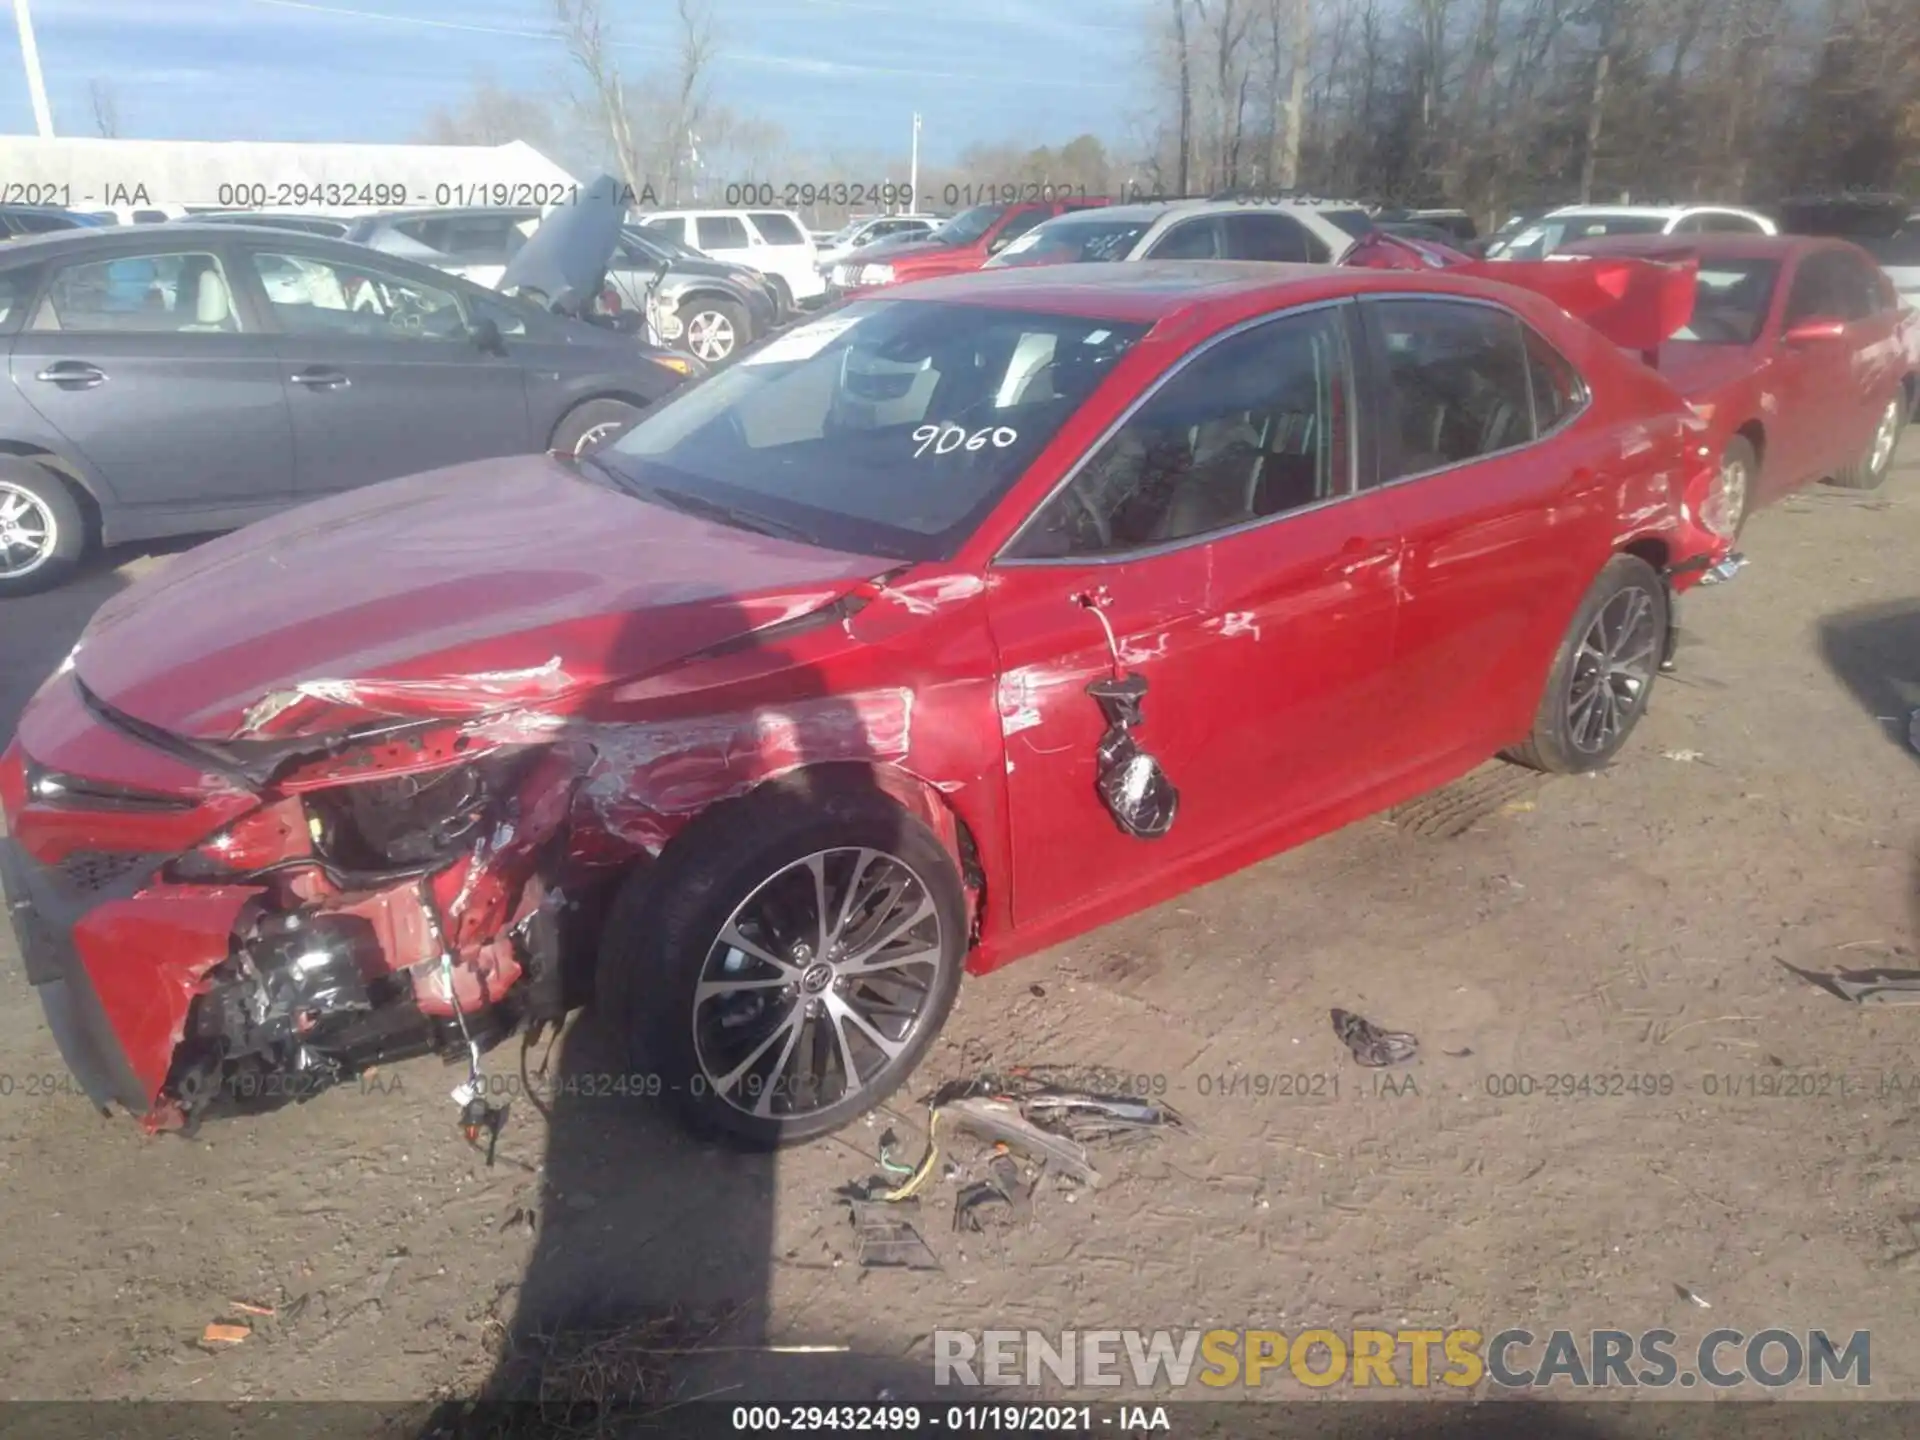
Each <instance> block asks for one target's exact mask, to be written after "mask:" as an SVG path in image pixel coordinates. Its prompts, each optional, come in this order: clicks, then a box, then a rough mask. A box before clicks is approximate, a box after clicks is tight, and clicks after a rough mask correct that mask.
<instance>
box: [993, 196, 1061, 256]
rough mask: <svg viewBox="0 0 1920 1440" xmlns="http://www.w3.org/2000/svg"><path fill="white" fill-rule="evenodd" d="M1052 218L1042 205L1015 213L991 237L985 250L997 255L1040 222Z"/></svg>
mask: <svg viewBox="0 0 1920 1440" xmlns="http://www.w3.org/2000/svg"><path fill="white" fill-rule="evenodd" d="M1052 218H1053V215H1052V213H1051V212H1049V211H1048V209H1047V207H1046V206H1044V205H1034V206H1031V207H1029V208H1028V209H1025V210H1019V211H1016V212H1014V216H1013V218H1012V219H1011V220H1009V221H1007V223H1006V224H1004V225H1002V226H1001V227H1000V233H999V234H998V235H996V236H994V237H993V243H992V244H990V245H988V246H987V249H988V250H990V251H992V252H993V253H994V254H996V255H998V254H999V253H1000V252H1001V251H1002V250H1004V249H1006V248H1007V246H1009V245H1011V244H1012V243H1013V242H1014V241H1016V240H1018V239H1019V238H1020V237H1021V236H1022V235H1024V234H1026V233H1027V231H1029V230H1031V229H1033V227H1034V226H1036V225H1038V224H1039V223H1040V222H1041V221H1042V220H1051V219H1052Z"/></svg>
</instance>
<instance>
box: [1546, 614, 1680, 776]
mask: <svg viewBox="0 0 1920 1440" xmlns="http://www.w3.org/2000/svg"><path fill="white" fill-rule="evenodd" d="M1657 617H1658V609H1657V607H1656V606H1655V604H1654V598H1653V596H1652V595H1650V594H1648V593H1647V592H1646V591H1645V590H1643V589H1642V588H1640V587H1639V586H1638V585H1632V586H1628V587H1627V588H1625V589H1623V590H1620V591H1619V592H1618V593H1616V594H1615V595H1614V596H1613V597H1612V598H1611V599H1609V600H1608V601H1607V603H1606V604H1605V605H1602V606H1601V607H1600V612H1599V613H1598V614H1597V615H1595V616H1594V617H1593V623H1592V624H1591V625H1590V626H1588V627H1587V633H1586V634H1585V635H1584V636H1582V637H1581V640H1580V648H1579V650H1578V651H1577V652H1576V653H1575V655H1574V664H1573V679H1572V683H1571V684H1570V685H1569V686H1568V687H1567V733H1568V734H1569V735H1570V736H1571V737H1572V739H1573V743H1574V744H1575V745H1576V746H1578V747H1579V748H1580V749H1581V750H1582V751H1583V752H1585V753H1586V754H1589V755H1594V754H1598V753H1599V752H1600V751H1602V750H1604V749H1606V748H1607V746H1608V745H1610V744H1611V743H1612V742H1613V741H1614V740H1615V739H1616V738H1617V737H1618V736H1619V734H1620V732H1621V731H1622V730H1623V729H1625V728H1626V726H1627V724H1628V723H1629V722H1630V721H1631V719H1632V716H1633V711H1634V708H1635V706H1637V705H1638V704H1639V703H1640V701H1641V699H1642V698H1643V697H1644V696H1645V694H1646V691H1647V687H1648V686H1649V685H1650V684H1652V683H1653V672H1654V669H1655V667H1656V666H1657V665H1658V664H1659V659H1660V643H1661V636H1660V633H1659V626H1658V623H1657Z"/></svg>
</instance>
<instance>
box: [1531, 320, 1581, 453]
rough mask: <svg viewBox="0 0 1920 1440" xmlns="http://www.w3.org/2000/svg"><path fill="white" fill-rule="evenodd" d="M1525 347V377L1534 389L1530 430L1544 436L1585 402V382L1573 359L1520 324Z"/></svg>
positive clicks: (1534, 331) (1537, 332)
mask: <svg viewBox="0 0 1920 1440" xmlns="http://www.w3.org/2000/svg"><path fill="white" fill-rule="evenodd" d="M1520 330H1521V335H1522V338H1523V341H1524V343H1525V345H1526V347H1527V380H1528V383H1529V385H1530V386H1531V388H1532V391H1533V433H1534V434H1535V435H1545V434H1546V433H1547V432H1548V431H1550V430H1552V429H1554V428H1556V427H1557V426H1558V425H1559V424H1560V423H1561V421H1563V420H1566V419H1568V418H1570V417H1571V416H1572V415H1573V414H1574V412H1576V411H1577V410H1579V409H1580V407H1581V406H1582V405H1585V404H1586V403H1587V384H1586V381H1584V380H1582V379H1581V378H1580V372H1579V371H1578V370H1576V369H1574V368H1573V362H1572V361H1571V360H1569V359H1567V357H1566V356H1564V355H1562V354H1561V353H1560V352H1559V351H1558V350H1556V349H1554V348H1553V346H1552V345H1550V344H1549V343H1548V342H1547V340H1546V337H1544V336H1543V335H1541V334H1540V332H1539V331H1537V330H1535V329H1534V328H1533V327H1532V326H1531V325H1527V324H1525V323H1522V325H1521V326H1520Z"/></svg>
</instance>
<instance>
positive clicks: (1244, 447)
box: [1009, 309, 1352, 559]
mask: <svg viewBox="0 0 1920 1440" xmlns="http://www.w3.org/2000/svg"><path fill="white" fill-rule="evenodd" d="M1349 384H1350V380H1349V368H1348V364H1347V354H1346V343H1345V327H1344V326H1343V324H1342V323H1341V312H1340V311H1339V310H1338V309H1323V310H1316V311H1312V312H1309V313H1307V314H1304V315H1291V316H1286V317H1283V318H1281V319H1278V320H1270V321H1268V322H1266V323H1265V324H1262V325H1259V326H1256V327H1255V328H1253V329H1251V330H1247V331H1244V332H1242V333H1241V334H1238V335H1234V336H1232V337H1230V338H1228V339H1226V340H1222V341H1220V342H1219V343H1218V344H1216V345H1214V346H1213V347H1212V348H1211V349H1210V350H1207V351H1206V352H1204V353H1203V354H1201V355H1199V356H1198V357H1196V358H1195V359H1194V360H1193V361H1192V363H1190V364H1189V365H1187V366H1186V367H1185V368H1184V369H1182V370H1181V371H1179V372H1178V373H1177V374H1175V375H1174V376H1173V377H1172V378H1171V379H1170V380H1168V381H1167V382H1166V383H1165V384H1164V385H1162V386H1161V387H1160V388H1159V389H1158V390H1156V391H1155V392H1154V393H1153V394H1152V396H1151V397H1150V398H1149V399H1148V400H1147V401H1146V403H1145V404H1144V405H1142V406H1141V407H1140V409H1139V410H1137V411H1136V412H1135V413H1134V415H1133V418H1132V419H1130V420H1128V421H1127V422H1126V424H1124V425H1123V426H1121V428H1120V429H1119V430H1118V431H1117V432H1116V433H1115V434H1114V435H1113V437H1112V438H1111V439H1109V440H1108V441H1107V442H1106V443H1105V444H1104V445H1102V446H1101V447H1100V448H1099V450H1097V451H1096V452H1095V453H1094V454H1093V455H1092V456H1090V457H1089V458H1088V459H1087V460H1086V462H1085V463H1084V464H1082V466H1081V467H1080V470H1079V472H1078V473H1077V474H1076V475H1075V476H1074V477H1073V479H1072V481H1070V482H1069V483H1068V485H1067V486H1066V488H1065V489H1063V490H1061V491H1060V492H1059V493H1058V494H1057V495H1055V496H1054V497H1053V498H1052V499H1051V500H1049V501H1048V502H1047V503H1046V505H1044V506H1043V507H1042V508H1041V509H1040V510H1039V511H1038V512H1036V514H1035V515H1034V518H1033V520H1032V522H1031V523H1030V524H1029V525H1028V527H1027V528H1026V529H1025V530H1024V531H1023V532H1022V533H1021V535H1020V538H1019V539H1018V541H1016V543H1015V544H1014V546H1013V547H1012V549H1011V550H1010V552H1009V553H1010V554H1012V555H1017V556H1022V557H1026V558H1053V559H1064V558H1069V557H1072V556H1080V555H1111V554H1119V553H1124V552H1126V551H1128V550H1136V549H1141V548H1144V547H1147V546H1153V545H1163V544H1166V543H1168V542H1170V541H1175V540H1185V539H1189V538H1191V537H1194V536H1198V535H1206V534H1210V533H1212V532H1213V531H1216V530H1224V529H1227V528H1229V527H1231V526H1235V525H1241V524H1245V523H1246V522H1248V521H1251V520H1259V519H1264V518H1266V517H1268V516H1274V515H1283V514H1286V513H1287V512H1288V511H1291V510H1298V509H1300V508H1302V507H1303V506H1307V505H1313V504H1317V503H1318V502H1320V501H1322V500H1331V499H1333V498H1335V497H1336V496H1339V495H1344V494H1346V493H1347V492H1348V491H1349V490H1350V489H1351V485H1352V482H1351V467H1350V465H1349V460H1348V457H1349V453H1350V451H1349V446H1348V441H1347V423H1348V415H1349V413H1350V405H1349V398H1348V387H1349Z"/></svg>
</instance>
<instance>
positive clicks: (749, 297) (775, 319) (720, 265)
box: [346, 207, 785, 365]
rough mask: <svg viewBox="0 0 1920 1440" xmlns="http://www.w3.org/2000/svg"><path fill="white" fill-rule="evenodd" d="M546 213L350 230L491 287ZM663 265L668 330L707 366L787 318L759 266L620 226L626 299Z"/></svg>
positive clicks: (633, 298)
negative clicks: (737, 262)
mask: <svg viewBox="0 0 1920 1440" xmlns="http://www.w3.org/2000/svg"><path fill="white" fill-rule="evenodd" d="M540 221H541V212H540V211H539V210H537V209H533V208H531V207H499V208H489V209H482V208H470V209H464V210H399V211H394V212H392V213H391V214H386V215H373V216H368V217H367V218H365V219H363V220H360V221H357V222H356V223H355V224H354V226H353V228H352V229H351V230H349V231H348V232H347V236H346V238H347V239H349V240H352V241H354V242H356V243H358V244H361V245H371V246H373V247H374V248H375V249H377V250H379V249H386V250H392V251H394V252H395V253H400V254H406V255H408V256H411V257H413V258H416V259H420V260H423V261H425V262H426V263H428V264H431V265H437V266H439V267H440V268H441V269H444V270H450V271H452V272H453V273H454V274H456V275H461V276H464V277H465V278H466V279H468V280H471V281H473V282H474V283H475V284H476V285H486V286H489V287H491V286H495V285H498V284H499V283H500V277H501V275H502V274H503V273H504V272H505V270H506V267H507V264H508V262H509V261H511V260H512V259H513V257H514V256H515V255H517V254H519V253H520V247H521V246H523V245H525V244H526V243H527V239H528V237H530V236H531V235H532V234H533V232H534V231H535V230H536V229H537V228H539V225H540ZM421 246H424V247H426V250H428V251H432V252H433V253H432V254H431V255H428V254H426V253H424V252H423V251H422V250H420V249H419V248H417V247H421ZM662 266H665V267H666V274H665V276H664V277H663V278H662V279H661V281H660V285H659V289H658V290H657V291H656V292H655V303H656V305H657V307H658V314H659V316H660V318H661V319H662V321H663V322H664V324H663V325H662V327H661V328H662V338H663V339H665V340H667V341H669V342H670V343H672V344H674V345H677V346H680V347H682V348H684V349H686V350H688V351H689V352H691V353H692V354H693V355H695V356H697V357H698V358H699V359H700V360H702V361H704V362H706V363H708V364H712V365H717V364H723V363H724V362H726V361H727V360H729V359H731V358H732V357H733V355H734V354H735V353H736V352H737V351H739V350H740V349H742V348H744V347H745V346H747V345H750V344H752V343H753V342H754V341H755V340H758V339H759V338H760V337H761V336H763V335H765V334H766V333H767V332H768V331H769V330H772V329H773V328H774V327H775V326H776V325H778V324H779V323H781V321H782V320H784V319H785V317H784V316H782V315H781V314H780V313H779V302H778V299H777V296H776V294H775V291H774V289H773V287H772V286H771V285H770V284H769V283H768V282H767V280H766V279H765V278H764V277H763V276H762V275H761V274H760V272H759V271H757V270H752V269H749V268H748V267H746V266H744V265H731V264H728V263H726V262H724V261H718V260H709V259H708V258H707V257H706V256H704V255H701V254H699V253H698V252H697V251H692V250H688V249H687V248H686V247H685V246H683V245H676V244H674V243H673V242H672V241H670V240H668V239H666V237H664V236H659V235H652V234H649V233H648V232H646V231H644V230H640V229H638V228H637V227H628V228H626V229H625V230H623V231H622V233H621V237H620V240H619V242H618V244H617V246H616V248H615V250H614V254H613V257H612V259H611V261H610V263H609V265H608V267H607V288H608V290H609V291H611V292H612V294H613V296H615V297H617V301H618V306H619V307H622V308H625V309H628V310H635V311H637V310H640V309H641V308H642V306H643V305H644V297H645V293H646V288H647V286H648V285H649V284H650V283H651V282H652V281H653V279H654V277H655V276H656V275H657V274H659V272H660V269H661V267H662ZM603 298H604V297H603Z"/></svg>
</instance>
